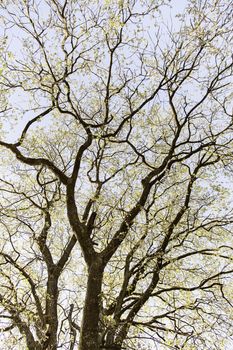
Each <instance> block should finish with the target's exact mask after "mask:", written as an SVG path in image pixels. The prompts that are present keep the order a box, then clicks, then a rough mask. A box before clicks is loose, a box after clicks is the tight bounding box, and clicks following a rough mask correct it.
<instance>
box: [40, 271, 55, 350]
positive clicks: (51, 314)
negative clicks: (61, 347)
mask: <svg viewBox="0 0 233 350" xmlns="http://www.w3.org/2000/svg"><path fill="white" fill-rule="evenodd" d="M57 302H58V277H57V276H54V275H53V274H52V273H49V276H48V282H47V297H46V326H47V332H46V337H47V339H46V341H45V343H44V345H43V350H57V328H58V315H57Z"/></svg>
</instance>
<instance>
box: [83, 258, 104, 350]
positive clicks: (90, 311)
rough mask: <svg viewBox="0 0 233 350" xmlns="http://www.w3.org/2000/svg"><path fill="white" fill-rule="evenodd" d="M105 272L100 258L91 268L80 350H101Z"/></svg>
mask: <svg viewBox="0 0 233 350" xmlns="http://www.w3.org/2000/svg"><path fill="white" fill-rule="evenodd" d="M103 270H104V267H103V264H102V260H100V259H99V258H96V259H95V261H94V262H93V263H92V264H91V266H90V267H89V271H88V280H87V291H86V298H85V304H84V310H83V319H82V326H81V332H80V342H79V350H99V349H100V344H99V319H100V305H101V287H102V279H103Z"/></svg>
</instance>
